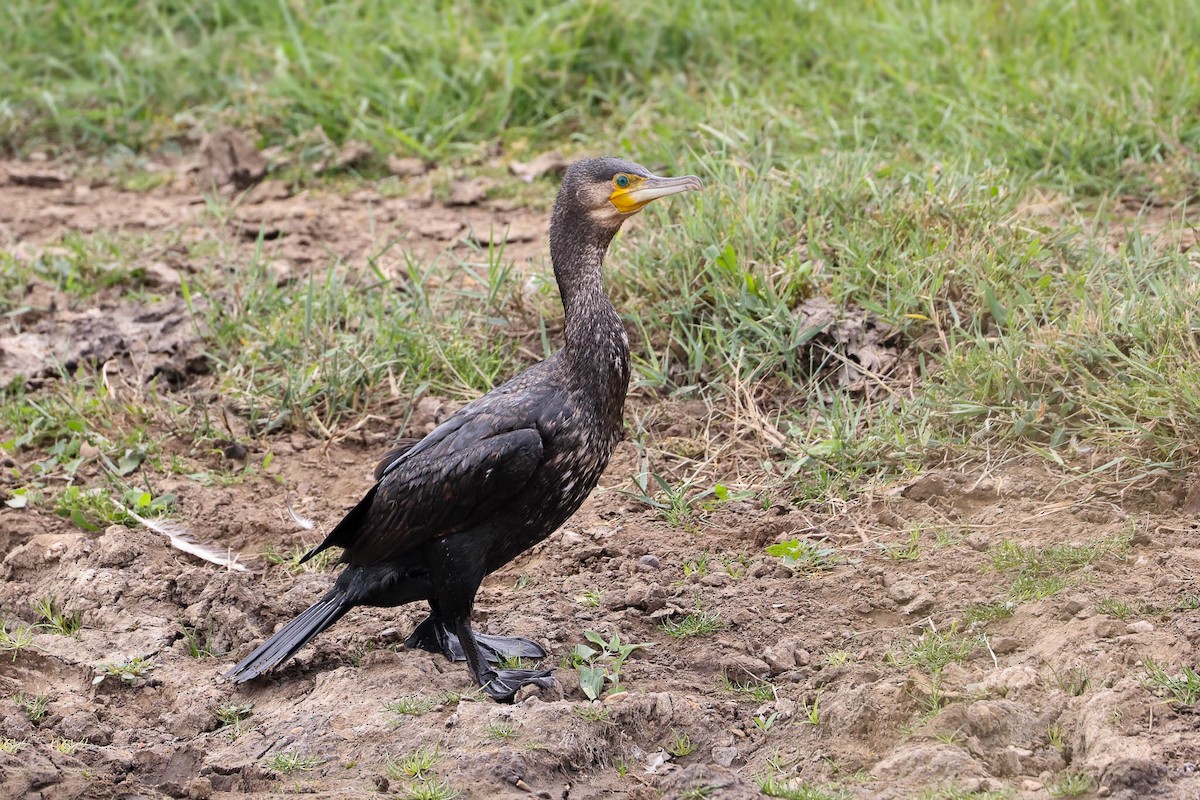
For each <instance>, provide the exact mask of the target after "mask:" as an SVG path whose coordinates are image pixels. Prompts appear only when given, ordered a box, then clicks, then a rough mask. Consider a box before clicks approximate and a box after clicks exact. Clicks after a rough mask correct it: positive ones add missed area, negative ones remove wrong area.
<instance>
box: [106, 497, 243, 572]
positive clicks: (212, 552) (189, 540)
mask: <svg viewBox="0 0 1200 800" xmlns="http://www.w3.org/2000/svg"><path fill="white" fill-rule="evenodd" d="M117 505H118V507H119V508H120V509H121V510H122V511H124V512H125V513H126V514H128V515H129V516H131V517H133V518H134V520H136V521H137V522H138V524H139V525H141V526H142V527H144V528H148V529H149V530H152V531H154V532H155V533H157V534H159V535H161V536H165V537H167V540H168V541H169V542H170V543H171V546H172V547H174V548H175V549H176V550H182V551H183V552H185V553H188V554H190V555H193V556H195V557H196V558H202V559H204V560H205V561H211V562H212V563H213V564H217V565H219V566H222V567H228V568H229V569H235V570H237V571H239V572H245V571H246V565H245V564H241V563H238V560H237V555H233V556H230V555H226V554H224V553H222V552H221V551H220V550H217V549H216V548H215V547H210V546H208V545H206V544H201V543H200V542H197V541H196V540H195V538H193V536H192V534H191V532H190V531H189V530H188V529H187V528H185V527H183V526H182V525H180V524H179V523H177V522H171V521H169V520H156V519H146V518H145V517H142V516H139V515H138V514H136V513H135V512H134V511H133V510H132V509H129V508H126V507H125V506H123V505H121V504H120V503H118V504H117Z"/></svg>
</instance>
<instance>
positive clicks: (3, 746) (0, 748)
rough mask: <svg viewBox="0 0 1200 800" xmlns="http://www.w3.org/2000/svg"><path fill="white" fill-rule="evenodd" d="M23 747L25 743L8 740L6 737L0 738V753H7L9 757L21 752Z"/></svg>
mask: <svg viewBox="0 0 1200 800" xmlns="http://www.w3.org/2000/svg"><path fill="white" fill-rule="evenodd" d="M25 747H26V743H25V742H22V741H20V740H18V739H10V738H9V737H7V736H4V737H0V753H7V754H8V755H10V756H11V755H12V754H14V753H19V752H21V751H22V750H24V749H25Z"/></svg>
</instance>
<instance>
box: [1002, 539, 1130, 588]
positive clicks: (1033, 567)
mask: <svg viewBox="0 0 1200 800" xmlns="http://www.w3.org/2000/svg"><path fill="white" fill-rule="evenodd" d="M1132 541H1133V533H1132V532H1127V533H1122V534H1118V535H1114V536H1108V537H1105V538H1102V539H1098V540H1096V541H1094V542H1090V543H1088V544H1082V545H1051V546H1048V547H1040V548H1039V547H1032V546H1029V545H1023V544H1020V543H1018V542H1015V541H1012V540H1006V541H1004V542H1001V543H1000V545H999V546H998V547H996V548H995V549H994V550H992V552H991V561H992V565H991V566H992V569H993V570H995V571H996V572H1002V573H1008V574H1011V575H1013V584H1012V589H1011V590H1010V592H1011V594H1012V596H1013V598H1014V599H1016V600H1039V599H1042V598H1045V597H1051V596H1053V595H1055V594H1057V593H1058V592H1060V591H1062V590H1063V589H1064V588H1066V587H1068V586H1071V585H1072V584H1074V583H1076V582H1077V580H1076V579H1075V577H1074V576H1073V573H1074V572H1076V571H1078V570H1079V569H1081V568H1083V567H1086V566H1088V565H1090V564H1094V563H1096V562H1097V561H1099V560H1101V559H1102V558H1105V557H1107V556H1115V557H1117V558H1124V557H1125V556H1126V555H1127V554H1128V553H1129V548H1130V547H1131V543H1132Z"/></svg>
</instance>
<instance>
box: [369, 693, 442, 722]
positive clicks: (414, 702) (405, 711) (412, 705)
mask: <svg viewBox="0 0 1200 800" xmlns="http://www.w3.org/2000/svg"><path fill="white" fill-rule="evenodd" d="M437 706H438V701H437V700H436V699H434V698H432V697H427V696H425V695H423V694H408V695H404V696H403V697H400V698H398V699H396V700H391V701H389V702H387V703H385V704H384V706H383V707H384V708H385V709H387V710H388V711H391V712H392V713H393V714H399V715H400V716H402V717H419V716H421V715H422V714H427V713H429V712H430V711H432V710H433V709H435V708H437Z"/></svg>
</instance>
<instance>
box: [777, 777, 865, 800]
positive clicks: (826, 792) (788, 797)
mask: <svg viewBox="0 0 1200 800" xmlns="http://www.w3.org/2000/svg"><path fill="white" fill-rule="evenodd" d="M758 789H759V791H761V792H762V793H763V794H765V795H766V796H767V797H778V798H781V799H782V800H843V798H846V797H849V795H848V794H847V793H846V792H842V791H836V790H833V789H825V788H822V787H820V786H816V785H815V784H811V783H803V782H799V781H794V780H785V779H783V778H782V777H780V776H778V775H763V776H761V777H760V778H759V779H758Z"/></svg>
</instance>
